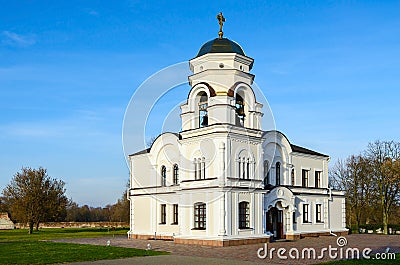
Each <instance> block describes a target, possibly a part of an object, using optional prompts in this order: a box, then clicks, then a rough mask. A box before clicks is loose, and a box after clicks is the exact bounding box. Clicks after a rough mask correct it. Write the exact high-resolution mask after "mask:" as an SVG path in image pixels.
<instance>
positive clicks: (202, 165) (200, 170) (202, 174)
mask: <svg viewBox="0 0 400 265" xmlns="http://www.w3.org/2000/svg"><path fill="white" fill-rule="evenodd" d="M205 178H206V159H205V158H204V157H203V159H201V158H197V159H196V158H195V159H194V179H205Z"/></svg>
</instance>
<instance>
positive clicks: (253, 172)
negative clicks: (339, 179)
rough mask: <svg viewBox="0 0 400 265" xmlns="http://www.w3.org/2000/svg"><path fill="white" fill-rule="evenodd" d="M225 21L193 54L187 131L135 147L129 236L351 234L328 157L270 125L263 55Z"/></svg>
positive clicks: (216, 242)
mask: <svg viewBox="0 0 400 265" xmlns="http://www.w3.org/2000/svg"><path fill="white" fill-rule="evenodd" d="M220 22H221V21H220ZM220 25H221V28H220V34H219V38H216V39H214V40H211V41H209V42H207V43H205V44H204V45H203V46H202V47H201V48H200V50H199V52H198V54H197V56H196V57H195V58H193V59H191V60H190V61H189V66H190V70H191V71H192V73H193V74H192V75H190V76H189V77H188V78H189V84H190V86H191V90H190V92H189V94H188V96H187V101H186V103H184V104H182V105H181V115H180V116H181V122H182V126H181V128H182V129H181V131H180V132H177V133H163V134H161V135H160V136H159V137H158V138H157V139H156V140H155V141H154V142H153V144H152V145H151V147H150V148H148V149H145V150H142V151H139V152H137V153H134V154H132V155H130V156H129V163H130V189H129V193H128V196H129V200H130V207H131V209H130V230H129V232H128V236H129V238H140V239H153V238H157V239H166V240H174V242H175V243H181V244H201V245H210V246H231V245H240V244H251V243H261V242H269V241H271V240H273V239H300V238H302V237H305V236H318V235H330V234H336V235H341V234H347V229H346V228H345V224H346V222H345V197H344V194H343V192H340V191H335V190H332V189H331V188H330V187H329V185H328V162H329V156H327V155H324V154H321V153H318V152H315V151H312V150H310V149H307V148H304V147H300V146H297V145H294V144H292V143H291V142H290V141H289V139H288V137H287V136H285V135H284V134H283V133H281V132H279V131H276V130H273V131H263V130H262V124H261V120H262V116H263V105H262V104H260V103H259V102H257V98H256V96H255V93H254V91H253V89H252V83H253V80H254V77H255V76H254V75H253V74H251V73H250V71H251V69H252V66H253V61H254V60H253V59H252V58H250V57H248V56H246V55H245V53H244V51H243V49H242V48H241V46H240V45H239V44H237V43H235V42H233V41H231V40H229V39H227V38H223V33H222V24H221V23H220Z"/></svg>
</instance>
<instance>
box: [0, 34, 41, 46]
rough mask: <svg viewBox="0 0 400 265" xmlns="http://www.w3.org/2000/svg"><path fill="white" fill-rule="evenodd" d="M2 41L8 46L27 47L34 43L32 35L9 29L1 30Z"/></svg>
mask: <svg viewBox="0 0 400 265" xmlns="http://www.w3.org/2000/svg"><path fill="white" fill-rule="evenodd" d="M2 35H3V40H2V43H3V44H5V45H9V46H20V47H27V46H31V45H33V44H35V43H36V40H35V38H34V36H33V35H21V34H17V33H15V32H11V31H3V32H2Z"/></svg>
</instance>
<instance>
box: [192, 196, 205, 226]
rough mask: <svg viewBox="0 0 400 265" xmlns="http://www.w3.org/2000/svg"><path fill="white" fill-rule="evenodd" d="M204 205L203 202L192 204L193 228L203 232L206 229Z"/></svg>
mask: <svg viewBox="0 0 400 265" xmlns="http://www.w3.org/2000/svg"><path fill="white" fill-rule="evenodd" d="M206 218H207V216H206V204H205V203H204V202H197V203H195V204H194V228H195V229H200V230H205V229H206Z"/></svg>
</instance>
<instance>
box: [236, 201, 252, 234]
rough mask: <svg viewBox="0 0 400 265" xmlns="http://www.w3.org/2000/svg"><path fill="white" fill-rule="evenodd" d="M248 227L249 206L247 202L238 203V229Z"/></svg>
mask: <svg viewBox="0 0 400 265" xmlns="http://www.w3.org/2000/svg"><path fill="white" fill-rule="evenodd" d="M245 228H250V207H249V203H248V202H241V203H239V229H245Z"/></svg>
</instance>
